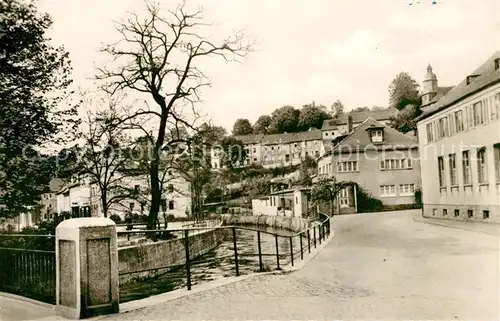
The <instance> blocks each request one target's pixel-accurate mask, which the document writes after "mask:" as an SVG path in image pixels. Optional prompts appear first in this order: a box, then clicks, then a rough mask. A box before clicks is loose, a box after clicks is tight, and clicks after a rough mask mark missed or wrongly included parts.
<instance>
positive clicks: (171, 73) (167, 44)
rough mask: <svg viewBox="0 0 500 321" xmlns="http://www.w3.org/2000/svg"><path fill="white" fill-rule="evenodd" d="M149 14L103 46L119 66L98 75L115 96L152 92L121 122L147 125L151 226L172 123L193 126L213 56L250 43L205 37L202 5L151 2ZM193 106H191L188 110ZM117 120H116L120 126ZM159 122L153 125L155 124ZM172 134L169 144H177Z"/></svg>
mask: <svg viewBox="0 0 500 321" xmlns="http://www.w3.org/2000/svg"><path fill="white" fill-rule="evenodd" d="M146 9H147V13H146V15H147V17H146V19H140V18H139V17H138V16H137V15H136V14H131V15H130V18H129V19H128V20H127V21H126V22H124V23H121V24H119V25H117V30H118V32H119V33H120V35H121V39H120V40H119V41H118V42H114V43H113V44H111V45H108V46H106V47H104V49H103V51H104V52H105V53H107V54H108V55H109V56H110V60H111V61H115V62H117V66H116V67H115V68H102V69H99V74H98V76H97V79H99V80H102V81H104V86H103V89H104V90H106V91H107V92H108V93H110V94H112V95H114V94H116V93H117V92H118V91H124V90H125V91H126V90H132V91H136V92H139V93H141V94H142V95H143V97H147V98H148V99H149V101H150V102H152V104H148V105H147V108H140V109H138V108H135V109H133V110H129V111H128V114H126V115H124V116H123V118H122V119H121V120H120V122H119V123H118V124H123V123H128V124H130V125H133V126H134V128H138V129H140V130H143V131H144V133H145V134H146V135H147V137H148V140H149V141H150V143H151V146H152V150H151V151H152V152H151V157H150V161H149V164H148V172H149V178H150V185H151V186H150V187H151V208H150V212H149V221H148V228H150V229H151V228H154V227H155V226H156V221H157V216H158V212H159V209H160V202H161V186H160V184H161V178H160V173H159V172H160V165H161V162H160V154H161V153H160V151H161V150H162V148H164V146H165V143H166V142H165V136H166V135H165V134H166V133H167V129H168V127H169V126H171V127H178V126H179V125H182V126H186V127H188V128H190V129H194V128H193V125H192V123H190V122H189V121H188V120H187V117H188V116H190V115H193V114H194V115H195V116H196V115H197V114H198V113H197V109H196V103H197V102H199V100H200V98H199V97H200V96H199V95H200V91H201V90H202V88H204V87H207V86H209V85H210V81H209V79H208V78H207V76H206V75H205V73H204V72H203V70H202V69H203V68H202V67H201V66H202V65H204V64H205V65H206V63H207V59H209V58H210V57H220V58H223V59H226V60H231V59H233V58H239V57H244V56H245V55H246V54H247V53H249V51H250V50H251V45H249V44H245V43H244V38H243V36H242V35H241V34H236V35H234V36H231V37H227V38H225V39H223V40H222V41H221V42H220V43H214V42H212V41H210V39H208V38H206V37H205V36H203V32H202V29H203V27H204V26H206V24H204V23H203V21H202V12H201V10H198V11H194V12H189V11H187V10H186V8H185V7H184V4H183V5H181V6H179V7H177V9H176V10H174V11H169V14H167V15H162V12H160V8H159V5H157V4H152V3H151V2H149V1H147V2H146ZM187 108H191V110H190V111H186V109H187ZM118 124H115V125H118ZM153 125H154V127H153ZM176 142H177V140H176V139H173V140H171V141H170V142H167V144H174V143H176Z"/></svg>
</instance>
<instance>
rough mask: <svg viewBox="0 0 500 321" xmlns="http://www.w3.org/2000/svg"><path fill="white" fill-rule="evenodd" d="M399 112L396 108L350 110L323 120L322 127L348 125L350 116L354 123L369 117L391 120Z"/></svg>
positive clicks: (331, 127)
mask: <svg viewBox="0 0 500 321" xmlns="http://www.w3.org/2000/svg"><path fill="white" fill-rule="evenodd" d="M398 113H399V111H398V110H397V109H396V108H386V109H378V110H369V111H356V112H349V113H346V114H344V115H342V116H340V117H339V118H338V119H327V120H325V121H323V126H322V127H321V129H322V130H328V129H336V128H337V126H339V125H346V124H347V118H348V117H349V116H351V117H352V123H353V124H360V123H362V122H364V121H365V120H367V119H368V118H372V119H375V120H378V121H383V120H389V119H390V118H391V117H396V116H397V115H398Z"/></svg>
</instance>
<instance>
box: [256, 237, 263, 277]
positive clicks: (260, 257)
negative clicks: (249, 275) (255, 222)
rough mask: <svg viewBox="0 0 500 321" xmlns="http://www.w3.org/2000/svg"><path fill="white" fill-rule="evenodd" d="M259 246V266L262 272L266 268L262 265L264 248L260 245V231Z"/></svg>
mask: <svg viewBox="0 0 500 321" xmlns="http://www.w3.org/2000/svg"><path fill="white" fill-rule="evenodd" d="M257 246H258V248H259V268H260V271H261V272H262V271H263V270H264V269H263V267H262V248H261V247H260V231H257Z"/></svg>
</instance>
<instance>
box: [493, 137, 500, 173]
mask: <svg viewBox="0 0 500 321" xmlns="http://www.w3.org/2000/svg"><path fill="white" fill-rule="evenodd" d="M493 153H494V156H493V158H494V159H495V177H496V181H497V182H500V143H498V144H495V145H493Z"/></svg>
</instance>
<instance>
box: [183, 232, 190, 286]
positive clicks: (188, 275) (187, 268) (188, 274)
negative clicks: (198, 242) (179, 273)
mask: <svg viewBox="0 0 500 321" xmlns="http://www.w3.org/2000/svg"><path fill="white" fill-rule="evenodd" d="M188 236H189V230H184V247H185V248H186V277H187V289H188V291H190V290H191V266H190V260H189V238H188Z"/></svg>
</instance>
